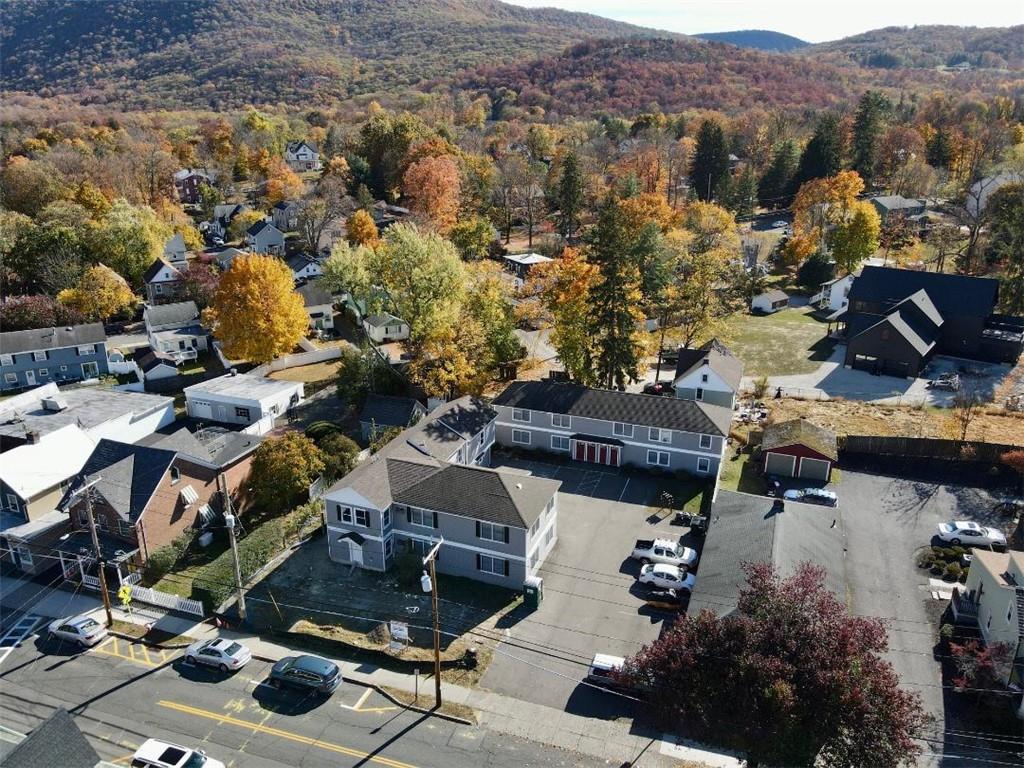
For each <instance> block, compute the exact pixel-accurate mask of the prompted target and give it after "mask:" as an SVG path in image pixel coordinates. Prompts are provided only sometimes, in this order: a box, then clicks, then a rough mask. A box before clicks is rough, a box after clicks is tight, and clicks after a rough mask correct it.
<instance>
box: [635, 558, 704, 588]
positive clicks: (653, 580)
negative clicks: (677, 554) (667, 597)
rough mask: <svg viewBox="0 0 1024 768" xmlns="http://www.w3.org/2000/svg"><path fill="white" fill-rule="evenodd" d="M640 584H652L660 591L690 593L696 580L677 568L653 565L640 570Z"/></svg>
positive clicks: (661, 564)
mask: <svg viewBox="0 0 1024 768" xmlns="http://www.w3.org/2000/svg"><path fill="white" fill-rule="evenodd" d="M640 583H641V584H653V585H654V586H656V587H660V588H661V589H676V590H679V589H682V590H684V591H686V592H692V591H693V585H694V584H696V583H697V578H696V577H695V576H694V575H693V574H692V573H687V572H686V571H685V570H683V569H681V568H679V567H678V566H675V565H666V564H665V563H654V564H652V565H645V566H644V567H643V568H641V569H640Z"/></svg>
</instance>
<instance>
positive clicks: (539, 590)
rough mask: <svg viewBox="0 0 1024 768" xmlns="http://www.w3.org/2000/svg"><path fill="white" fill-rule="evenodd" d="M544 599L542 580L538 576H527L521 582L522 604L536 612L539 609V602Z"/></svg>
mask: <svg viewBox="0 0 1024 768" xmlns="http://www.w3.org/2000/svg"><path fill="white" fill-rule="evenodd" d="M543 599H544V579H542V578H540V577H538V576H528V577H527V578H526V581H524V582H523V604H524V605H525V606H526V607H527V608H531V609H533V610H536V609H537V608H540V601H541V600H543Z"/></svg>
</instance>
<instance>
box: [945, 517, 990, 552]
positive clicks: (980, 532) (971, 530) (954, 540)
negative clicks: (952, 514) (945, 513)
mask: <svg viewBox="0 0 1024 768" xmlns="http://www.w3.org/2000/svg"><path fill="white" fill-rule="evenodd" d="M938 532H939V538H940V539H942V540H943V541H948V542H949V543H950V544H952V545H954V546H959V545H963V546H967V547H987V546H989V545H991V544H998V545H1000V546H1003V547H1005V546H1006V536H1005V535H1003V532H1002V531H997V530H996V529H995V528H986V527H985V526H983V525H978V524H977V523H972V522H971V521H969V520H950V521H949V522H948V523H939V526H938Z"/></svg>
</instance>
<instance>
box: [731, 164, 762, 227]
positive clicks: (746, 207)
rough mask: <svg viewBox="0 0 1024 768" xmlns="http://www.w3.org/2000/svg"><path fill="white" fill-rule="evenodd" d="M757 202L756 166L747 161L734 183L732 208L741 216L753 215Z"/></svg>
mask: <svg viewBox="0 0 1024 768" xmlns="http://www.w3.org/2000/svg"><path fill="white" fill-rule="evenodd" d="M756 204H757V176H755V175H754V167H753V166H752V165H751V164H750V163H747V164H746V165H745V166H744V167H743V171H742V172H741V173H740V175H739V178H738V179H736V182H735V184H734V188H733V194H732V205H731V210H732V212H733V213H735V214H736V215H737V216H739V217H743V216H753V214H754V206H755V205H756Z"/></svg>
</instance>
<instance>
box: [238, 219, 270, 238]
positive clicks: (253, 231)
mask: <svg viewBox="0 0 1024 768" xmlns="http://www.w3.org/2000/svg"><path fill="white" fill-rule="evenodd" d="M270 226H272V225H271V224H270V222H269V221H267V220H266V219H264V220H263V221H257V222H256V223H255V224H253V225H252V226H251V227H249V229H247V230H246V232H245V233H246V234H247V235H253V236H254V237H255V236H256V235H258V234H259V233H260V232H262V231H263V230H264V229H266V228H267V227H270Z"/></svg>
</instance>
